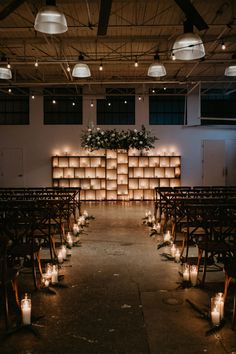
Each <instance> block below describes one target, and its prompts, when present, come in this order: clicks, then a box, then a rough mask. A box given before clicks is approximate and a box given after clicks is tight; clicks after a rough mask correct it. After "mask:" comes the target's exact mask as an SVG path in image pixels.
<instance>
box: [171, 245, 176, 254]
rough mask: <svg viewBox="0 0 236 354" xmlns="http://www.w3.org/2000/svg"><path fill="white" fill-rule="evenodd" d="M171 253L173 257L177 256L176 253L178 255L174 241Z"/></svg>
mask: <svg viewBox="0 0 236 354" xmlns="http://www.w3.org/2000/svg"><path fill="white" fill-rule="evenodd" d="M170 253H171V256H172V257H175V255H176V246H175V244H174V243H173V245H172V246H171V248H170Z"/></svg>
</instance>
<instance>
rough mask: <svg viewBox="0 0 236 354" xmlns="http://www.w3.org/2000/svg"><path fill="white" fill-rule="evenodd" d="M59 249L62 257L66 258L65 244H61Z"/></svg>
mask: <svg viewBox="0 0 236 354" xmlns="http://www.w3.org/2000/svg"><path fill="white" fill-rule="evenodd" d="M61 251H62V257H63V259H66V254H67V250H66V246H65V245H62V246H61Z"/></svg>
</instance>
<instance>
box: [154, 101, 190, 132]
mask: <svg viewBox="0 0 236 354" xmlns="http://www.w3.org/2000/svg"><path fill="white" fill-rule="evenodd" d="M184 111H185V96H150V97H149V124H150V125H182V124H184Z"/></svg>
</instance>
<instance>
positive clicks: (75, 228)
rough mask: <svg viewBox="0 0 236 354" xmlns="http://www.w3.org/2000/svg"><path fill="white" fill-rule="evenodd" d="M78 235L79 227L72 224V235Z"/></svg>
mask: <svg viewBox="0 0 236 354" xmlns="http://www.w3.org/2000/svg"><path fill="white" fill-rule="evenodd" d="M78 233H79V225H78V224H74V225H73V234H74V235H77V234H78Z"/></svg>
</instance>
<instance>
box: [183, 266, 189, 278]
mask: <svg viewBox="0 0 236 354" xmlns="http://www.w3.org/2000/svg"><path fill="white" fill-rule="evenodd" d="M183 280H184V281H189V264H186V263H185V264H183Z"/></svg>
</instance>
